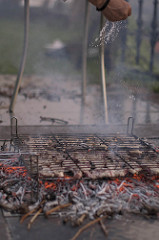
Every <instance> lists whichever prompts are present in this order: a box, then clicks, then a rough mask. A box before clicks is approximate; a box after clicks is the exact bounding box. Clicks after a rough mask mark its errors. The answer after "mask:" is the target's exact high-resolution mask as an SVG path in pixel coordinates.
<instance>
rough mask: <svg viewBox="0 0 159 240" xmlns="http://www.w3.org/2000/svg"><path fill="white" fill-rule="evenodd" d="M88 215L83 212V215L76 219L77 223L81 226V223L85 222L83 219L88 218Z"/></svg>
mask: <svg viewBox="0 0 159 240" xmlns="http://www.w3.org/2000/svg"><path fill="white" fill-rule="evenodd" d="M86 216H87V214H86V213H84V214H82V215H81V216H80V217H79V218H78V219H77V220H76V225H78V226H80V225H81V224H82V223H83V221H84V219H85V218H86Z"/></svg>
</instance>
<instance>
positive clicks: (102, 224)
mask: <svg viewBox="0 0 159 240" xmlns="http://www.w3.org/2000/svg"><path fill="white" fill-rule="evenodd" d="M99 223H100V226H101V228H102V230H103V232H104V234H105V236H106V237H107V236H108V231H107V230H106V228H105V226H104V223H103V221H102V219H101V220H100V221H99Z"/></svg>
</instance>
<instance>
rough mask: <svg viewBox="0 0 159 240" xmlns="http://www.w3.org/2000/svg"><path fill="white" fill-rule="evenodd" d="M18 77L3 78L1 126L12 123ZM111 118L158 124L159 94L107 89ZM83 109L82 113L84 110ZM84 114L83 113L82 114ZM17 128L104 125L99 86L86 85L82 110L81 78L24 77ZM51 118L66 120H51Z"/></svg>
mask: <svg viewBox="0 0 159 240" xmlns="http://www.w3.org/2000/svg"><path fill="white" fill-rule="evenodd" d="M15 80H16V76H11V75H1V76H0V83H1V85H0V126H4V125H9V124H10V115H9V112H8V108H9V104H10V98H11V96H12V92H13V88H14V84H15ZM107 89H108V93H107V95H108V118H109V122H110V123H113V124H126V122H127V118H128V117H129V116H133V117H134V118H135V121H136V124H158V122H159V97H158V94H156V95H155V94H148V93H147V92H144V91H143V90H141V89H137V90H135V91H134V89H133V90H132V89H130V88H129V87H127V86H125V85H122V84H120V85H119V84H109V86H108V88H107ZM81 109H83V111H81ZM81 113H82V114H81ZM14 116H16V117H17V119H18V125H50V124H54V125H56V124H58V125H59V124H63V121H67V122H68V124H71V125H74V124H75V125H77V124H81V123H82V124H89V125H91V124H97V125H100V124H101V123H103V117H102V116H103V107H102V102H101V88H100V85H89V84H88V86H87V96H86V103H85V106H84V108H81V79H80V78H79V77H78V76H75V77H71V78H68V77H65V76H63V75H60V74H55V75H54V76H47V77H46V76H45V77H43V76H24V77H23V81H22V86H21V89H20V93H19V95H18V97H17V101H16V104H15V111H14ZM49 118H55V119H60V120H63V121H55V122H53V121H51V119H49Z"/></svg>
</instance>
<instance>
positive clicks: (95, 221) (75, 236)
mask: <svg viewBox="0 0 159 240" xmlns="http://www.w3.org/2000/svg"><path fill="white" fill-rule="evenodd" d="M102 219H103V217H102V218H101V217H100V218H97V219H95V220H93V221H91V222H89V223H87V224H86V225H84V226H83V227H81V228H80V229H79V230H78V232H77V233H76V234H75V235H74V237H73V238H72V239H71V240H76V239H77V238H78V237H79V235H80V234H81V233H82V232H83V231H84V230H86V229H87V228H89V227H91V226H92V225H94V224H95V223H97V222H100V220H102Z"/></svg>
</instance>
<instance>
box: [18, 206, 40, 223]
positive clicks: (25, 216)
mask: <svg viewBox="0 0 159 240" xmlns="http://www.w3.org/2000/svg"><path fill="white" fill-rule="evenodd" d="M36 210H37V208H34V209H32V210H31V211H29V212H28V213H26V214H25V215H23V216H22V217H21V219H20V223H23V222H24V220H25V219H26V218H27V217H28V216H30V215H31V214H32V213H34V212H35V211H36Z"/></svg>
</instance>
